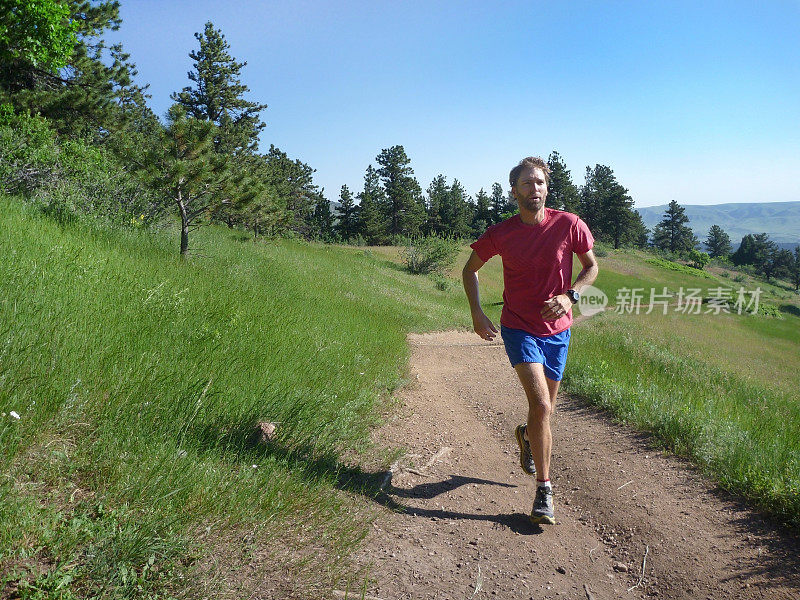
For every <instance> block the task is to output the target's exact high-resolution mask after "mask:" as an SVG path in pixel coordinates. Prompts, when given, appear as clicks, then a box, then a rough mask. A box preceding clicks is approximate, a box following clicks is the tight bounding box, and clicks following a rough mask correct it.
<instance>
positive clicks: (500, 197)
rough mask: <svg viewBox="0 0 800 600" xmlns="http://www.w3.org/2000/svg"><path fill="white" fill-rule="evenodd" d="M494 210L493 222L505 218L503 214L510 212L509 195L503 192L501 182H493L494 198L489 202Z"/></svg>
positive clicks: (492, 210)
mask: <svg viewBox="0 0 800 600" xmlns="http://www.w3.org/2000/svg"><path fill="white" fill-rule="evenodd" d="M489 206H490V210H491V212H492V224H495V223H499V222H500V221H502V220H503V214H504V213H506V212H508V209H509V206H508V197H507V196H506V195H505V194H504V193H503V186H502V185H500V184H499V183H496V182H495V183H493V184H492V199H491V201H490V203H489Z"/></svg>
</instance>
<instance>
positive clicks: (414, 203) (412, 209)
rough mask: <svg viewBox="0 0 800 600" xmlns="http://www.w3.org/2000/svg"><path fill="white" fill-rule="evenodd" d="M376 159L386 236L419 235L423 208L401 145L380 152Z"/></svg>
mask: <svg viewBox="0 0 800 600" xmlns="http://www.w3.org/2000/svg"><path fill="white" fill-rule="evenodd" d="M376 160H377V162H378V165H380V168H379V169H378V174H379V175H380V177H381V179H382V181H383V189H384V191H385V192H386V197H387V199H388V204H387V208H388V214H387V216H388V220H389V234H390V235H392V236H397V235H406V236H414V235H418V234H419V232H420V229H421V227H422V225H423V223H424V222H425V205H424V203H423V201H422V189H421V188H420V186H419V183H418V182H417V180H416V179H415V178H414V171H413V169H412V168H411V159H409V158H408V156H406V151H405V149H404V148H403V147H402V146H392V147H391V148H385V149H384V150H382V151H381V153H380V154H379V155H378V157H377V158H376Z"/></svg>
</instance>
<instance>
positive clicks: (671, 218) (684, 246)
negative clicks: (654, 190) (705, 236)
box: [653, 200, 698, 253]
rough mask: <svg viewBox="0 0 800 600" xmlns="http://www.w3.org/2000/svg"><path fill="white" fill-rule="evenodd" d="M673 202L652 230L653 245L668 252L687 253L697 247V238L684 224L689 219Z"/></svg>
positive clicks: (682, 209)
mask: <svg viewBox="0 0 800 600" xmlns="http://www.w3.org/2000/svg"><path fill="white" fill-rule="evenodd" d="M685 213H686V209H684V208H683V207H682V206H681V205H680V204H678V203H677V202H676V201H675V200H672V201H671V202H670V203H669V206H668V207H667V210H666V211H665V212H664V218H663V219H662V220H661V222H660V223H659V224H658V225H656V226H655V228H654V229H653V245H654V246H655V247H656V248H659V249H661V250H668V251H669V252H677V253H680V252H688V251H689V250H692V249H693V248H695V246H697V245H698V242H697V238H695V236H694V233H692V230H691V228H689V227H688V226H687V225H686V223H688V222H689V217H687V216H686V214H685Z"/></svg>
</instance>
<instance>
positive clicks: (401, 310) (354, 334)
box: [0, 199, 467, 597]
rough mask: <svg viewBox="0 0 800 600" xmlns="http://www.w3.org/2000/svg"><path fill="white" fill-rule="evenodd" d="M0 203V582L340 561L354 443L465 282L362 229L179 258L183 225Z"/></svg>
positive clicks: (453, 313)
mask: <svg viewBox="0 0 800 600" xmlns="http://www.w3.org/2000/svg"><path fill="white" fill-rule="evenodd" d="M0 210H2V212H3V215H4V217H3V219H2V221H0V252H2V255H3V256H4V257H6V260H4V261H2V263H1V264H0V413H2V417H0V465H1V468H2V473H3V474H4V476H3V477H2V479H0V498H2V502H0V581H2V585H0V588H2V589H13V588H15V587H19V586H21V587H19V589H20V590H22V591H19V592H18V593H20V594H22V593H23V592H25V590H28V588H25V586H26V585H31V586H33V587H31V588H30V590H28V591H27V592H25V593H28V592H30V593H31V594H33V591H31V590H34V589H51V590H52V589H55V588H56V587H58V586H59V585H61V586H62V589H66V590H75V594H76V597H85V596H90V595H92V594H99V595H106V596H115V595H120V596H126V595H127V596H131V597H133V596H137V597H138V595H139V594H141V593H144V592H148V591H149V592H148V593H154V594H155V593H156V591H158V590H160V591H161V592H163V593H166V592H170V593H175V594H180V595H184V596H189V597H196V594H197V593H199V591H198V590H196V589H193V588H191V586H188V587H187V583H186V582H187V581H195V582H196V581H198V580H199V578H198V577H197V574H198V573H200V572H202V573H203V577H202V580H203V581H206V582H214V581H216V582H217V584H218V585H219V586H220V589H226V588H227V586H228V585H231V586H233V587H232V590H233V591H231V594H232V595H234V596H235V595H236V592H235V589H236V585H235V584H236V581H233V582H231V581H229V580H230V578H232V577H233V578H234V579H236V578H237V576H236V571H235V570H232V567H234V566H235V567H237V568H239V567H241V566H242V565H250V566H249V567H248V569H249V573H250V575H251V576H250V577H248V578H247V581H250V580H253V581H256V582H257V581H259V580H260V579H259V570H262V571H264V570H267V571H271V572H272V574H273V575H274V574H275V573H281V572H283V573H285V574H286V575H285V578H286V580H287V582H290V581H291V580H295V581H298V582H301V583H304V584H305V585H307V586H311V587H312V588H313V586H315V585H322V582H330V581H331V580H332V579H335V578H336V577H338V576H339V575H341V573H339V572H337V570H336V569H337V568H338V565H340V563H341V558H340V557H344V556H346V554H347V549H348V548H349V547H351V546H352V544H354V543H356V542H357V541H358V540H359V539H360V537H361V536H362V535H363V532H364V528H365V526H366V525H365V524H364V523H365V521H368V519H369V515H368V514H367V513H368V512H369V511H368V506H369V505H368V504H367V503H360V504H359V503H353V502H352V500H351V499H350V496H349V495H348V494H343V493H341V491H340V490H341V489H347V490H350V491H354V490H355V491H358V489H359V488H358V486H359V485H361V484H360V483H358V477H359V473H357V472H355V473H353V472H350V471H348V470H347V468H346V467H345V466H344V465H343V461H342V458H341V457H342V456H343V455H344V454H346V453H348V452H352V451H353V450H354V449H358V448H361V447H363V446H364V445H365V440H366V439H367V432H368V430H369V427H370V426H371V425H372V424H373V423H375V421H376V414H377V413H378V409H380V408H381V406H382V405H383V403H379V402H378V400H379V398H380V396H381V394H385V393H386V392H388V391H391V390H392V389H394V388H395V387H396V386H397V385H399V384H400V383H401V382H402V377H403V374H404V371H405V368H406V359H407V347H406V344H405V335H406V332H408V331H412V330H422V329H436V328H445V327H453V326H465V325H466V324H467V322H466V317H467V315H465V314H464V310H463V301H462V299H461V297H460V291H459V290H458V289H455V288H453V289H449V290H445V291H440V290H438V289H437V288H436V286H435V283H434V281H433V280H431V279H429V278H422V277H412V276H410V275H407V274H405V273H404V272H402V271H401V270H400V269H398V268H397V267H396V265H394V264H387V263H385V262H384V261H381V260H380V259H377V258H375V257H373V256H371V255H370V254H369V253H365V252H360V251H353V250H349V249H340V248H335V247H330V246H322V245H310V244H305V243H301V242H291V241H277V242H274V243H268V244H261V243H259V244H253V243H251V242H247V241H241V240H237V239H236V236H235V235H234V234H233V233H232V232H230V231H228V230H225V229H214V228H210V229H206V230H202V231H200V232H199V233H198V235H197V236H196V237H195V239H194V243H195V247H196V249H197V255H196V256H195V257H194V258H193V259H192V260H190V261H188V262H181V261H180V260H179V259H178V258H177V257H176V254H177V252H176V248H175V247H174V244H175V243H176V239H175V237H174V236H173V235H172V234H170V235H168V236H167V235H150V234H148V233H146V232H144V231H129V232H118V231H102V230H101V231H97V230H89V229H81V228H80V227H77V226H75V227H68V228H61V227H59V226H57V225H56V224H54V223H53V222H51V221H49V220H47V219H43V218H41V217H39V216H37V215H34V214H28V213H27V212H26V211H25V210H24V209H23V208H22V207H21V205H20V204H18V203H17V202H15V201H12V200H9V199H0ZM12 411H13V412H14V413H15V415H18V416H19V419H17V418H16V417H15V416H12V415H11V413H12ZM258 422H274V423H277V430H276V439H275V440H274V441H273V442H271V443H268V444H262V443H259V442H258V441H256V440H254V438H253V436H252V433H253V432H254V431H255V427H256V424H257V423H258ZM351 476H354V477H355V479H353V477H351ZM242 540H244V541H243V542H242ZM232 542H235V543H232ZM266 550H269V551H274V552H275V553H276V555H275V556H268V555H266V554H265V551H266ZM212 559H213V560H212ZM182 578H183V579H182ZM65 582H66V583H65ZM240 583H242V585H244V581H241V582H240ZM209 585H211V584H209ZM287 585H288V583H287ZM64 586H66V587H64ZM142 590H144V592H142ZM161 592H160V593H161ZM65 593H66V592H65ZM243 593H244V592H243ZM309 593H310V592H309ZM212 595H213V596H215V597H218V596H219V594H218V593H213V594H212ZM24 597H28V596H24ZM30 597H34V596H30ZM63 597H69V596H68V595H65V596H63Z"/></svg>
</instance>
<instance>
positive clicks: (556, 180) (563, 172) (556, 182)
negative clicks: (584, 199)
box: [547, 150, 580, 213]
mask: <svg viewBox="0 0 800 600" xmlns="http://www.w3.org/2000/svg"><path fill="white" fill-rule="evenodd" d="M547 166H549V167H550V185H549V187H548V191H547V205H548V206H549V207H550V208H555V209H557V210H566V211H568V212H571V213H575V212H577V211H578V209H579V206H580V196H579V194H578V188H577V186H576V185H575V184H574V183H573V182H572V176H571V175H570V172H569V170H568V169H567V166H566V165H565V164H564V161H563V160H562V159H561V155H560V154H559V153H558V152H556V151H555V150H553V152H552V153H551V154H550V157H549V158H548V159H547Z"/></svg>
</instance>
